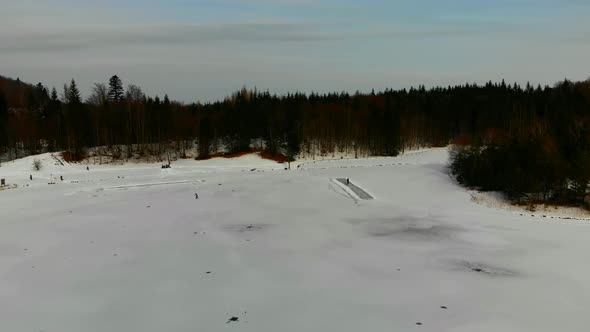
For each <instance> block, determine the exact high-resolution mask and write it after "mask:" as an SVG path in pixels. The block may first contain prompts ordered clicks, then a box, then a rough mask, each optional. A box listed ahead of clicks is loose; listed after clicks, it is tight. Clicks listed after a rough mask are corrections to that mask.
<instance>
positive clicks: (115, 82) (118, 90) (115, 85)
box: [108, 75, 125, 103]
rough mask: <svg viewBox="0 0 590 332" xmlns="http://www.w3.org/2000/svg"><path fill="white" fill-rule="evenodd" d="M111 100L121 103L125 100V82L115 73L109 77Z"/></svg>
mask: <svg viewBox="0 0 590 332" xmlns="http://www.w3.org/2000/svg"><path fill="white" fill-rule="evenodd" d="M108 95H109V100H110V101H111V102H114V103H119V102H122V101H123V97H124V96H125V91H123V82H122V81H121V79H120V78H119V76H117V75H113V76H112V77H111V78H110V79H109V91H108Z"/></svg>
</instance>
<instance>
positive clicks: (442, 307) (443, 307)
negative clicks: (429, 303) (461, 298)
mask: <svg viewBox="0 0 590 332" xmlns="http://www.w3.org/2000/svg"><path fill="white" fill-rule="evenodd" d="M440 308H441V309H448V308H447V307H445V306H444V305H443V306H441V307H440Z"/></svg>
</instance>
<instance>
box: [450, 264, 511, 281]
mask: <svg viewBox="0 0 590 332" xmlns="http://www.w3.org/2000/svg"><path fill="white" fill-rule="evenodd" d="M459 266H460V267H461V268H462V269H467V270H468V271H470V272H476V273H480V274H485V275H489V276H497V277H515V276H517V275H518V273H517V272H516V271H514V270H510V269H507V268H503V267H498V266H493V265H489V264H484V263H477V262H466V261H462V262H459Z"/></svg>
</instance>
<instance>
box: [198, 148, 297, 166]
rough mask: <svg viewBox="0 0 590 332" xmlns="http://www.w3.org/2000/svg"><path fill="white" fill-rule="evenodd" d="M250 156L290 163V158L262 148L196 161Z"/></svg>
mask: <svg viewBox="0 0 590 332" xmlns="http://www.w3.org/2000/svg"><path fill="white" fill-rule="evenodd" d="M248 154H258V155H259V156H260V157H261V158H263V159H268V160H274V161H276V162H277V163H284V162H287V161H289V158H288V157H287V156H285V155H283V154H280V153H276V154H275V153H270V152H268V151H264V150H262V149H260V148H252V149H250V150H248V151H241V152H236V153H224V152H218V153H215V154H212V155H210V156H208V157H205V158H203V157H197V158H195V160H209V159H213V158H227V159H231V158H239V157H242V156H245V155H248Z"/></svg>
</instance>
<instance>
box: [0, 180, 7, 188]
mask: <svg viewBox="0 0 590 332" xmlns="http://www.w3.org/2000/svg"><path fill="white" fill-rule="evenodd" d="M5 185H6V179H0V186H2V187H4V186H5Z"/></svg>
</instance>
